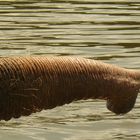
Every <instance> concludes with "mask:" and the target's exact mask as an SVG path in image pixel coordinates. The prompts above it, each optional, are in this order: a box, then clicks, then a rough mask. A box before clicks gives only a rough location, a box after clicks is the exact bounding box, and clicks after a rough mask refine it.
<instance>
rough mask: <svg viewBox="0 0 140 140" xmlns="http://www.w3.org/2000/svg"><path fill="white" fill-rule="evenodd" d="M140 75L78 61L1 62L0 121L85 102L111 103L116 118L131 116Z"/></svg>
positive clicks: (11, 59)
mask: <svg viewBox="0 0 140 140" xmlns="http://www.w3.org/2000/svg"><path fill="white" fill-rule="evenodd" d="M139 88H140V72H139V71H134V70H127V69H124V68H120V67H117V66H114V65H109V64H105V63H102V62H100V61H95V60H89V59H84V58H75V57H3V58H0V120H9V119H11V118H12V117H14V118H19V117H20V116H28V115H30V114H31V113H34V112H38V111H41V110H42V109H51V108H54V107H56V106H60V105H63V104H67V103H71V102H72V101H76V100H81V99H84V100H85V99H90V98H91V99H104V100H107V108H108V109H109V110H111V111H112V112H114V113H116V114H125V113H127V112H129V111H130V110H131V109H132V108H133V107H134V104H135V101H136V98H137V94H138V92H139Z"/></svg>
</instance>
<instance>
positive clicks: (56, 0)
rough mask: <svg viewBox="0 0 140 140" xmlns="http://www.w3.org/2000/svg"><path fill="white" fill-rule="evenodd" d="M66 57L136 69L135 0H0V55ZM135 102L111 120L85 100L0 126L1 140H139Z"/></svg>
mask: <svg viewBox="0 0 140 140" xmlns="http://www.w3.org/2000/svg"><path fill="white" fill-rule="evenodd" d="M9 55H55V56H56V55H57V56H59V55H70V56H73V55H74V56H83V57H86V58H91V59H100V60H102V61H104V62H108V63H113V64H117V65H120V66H123V67H127V68H133V69H140V1H139V0H46V1H45V0H40V1H39V0H38V1H33V0H28V1H24V0H23V1H22V0H11V1H10V0H7V1H6V0H5V1H0V56H9ZM139 129H140V98H138V99H137V103H136V106H135V108H134V109H133V110H132V111H131V112H130V113H128V114H126V115H124V116H116V115H114V114H113V113H111V112H109V111H108V110H107V109H106V107H105V102H104V101H100V100H88V101H79V102H74V103H72V104H70V105H65V106H63V107H57V108H55V109H52V110H47V111H42V112H41V113H36V114H33V115H31V116H30V117H22V118H20V119H17V120H14V119H13V120H11V121H9V122H4V121H1V122H0V139H2V140H16V139H20V140H25V139H26V140H112V139H113V140H117V139H122V140H132V139H133V140H138V139H140V131H139Z"/></svg>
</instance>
